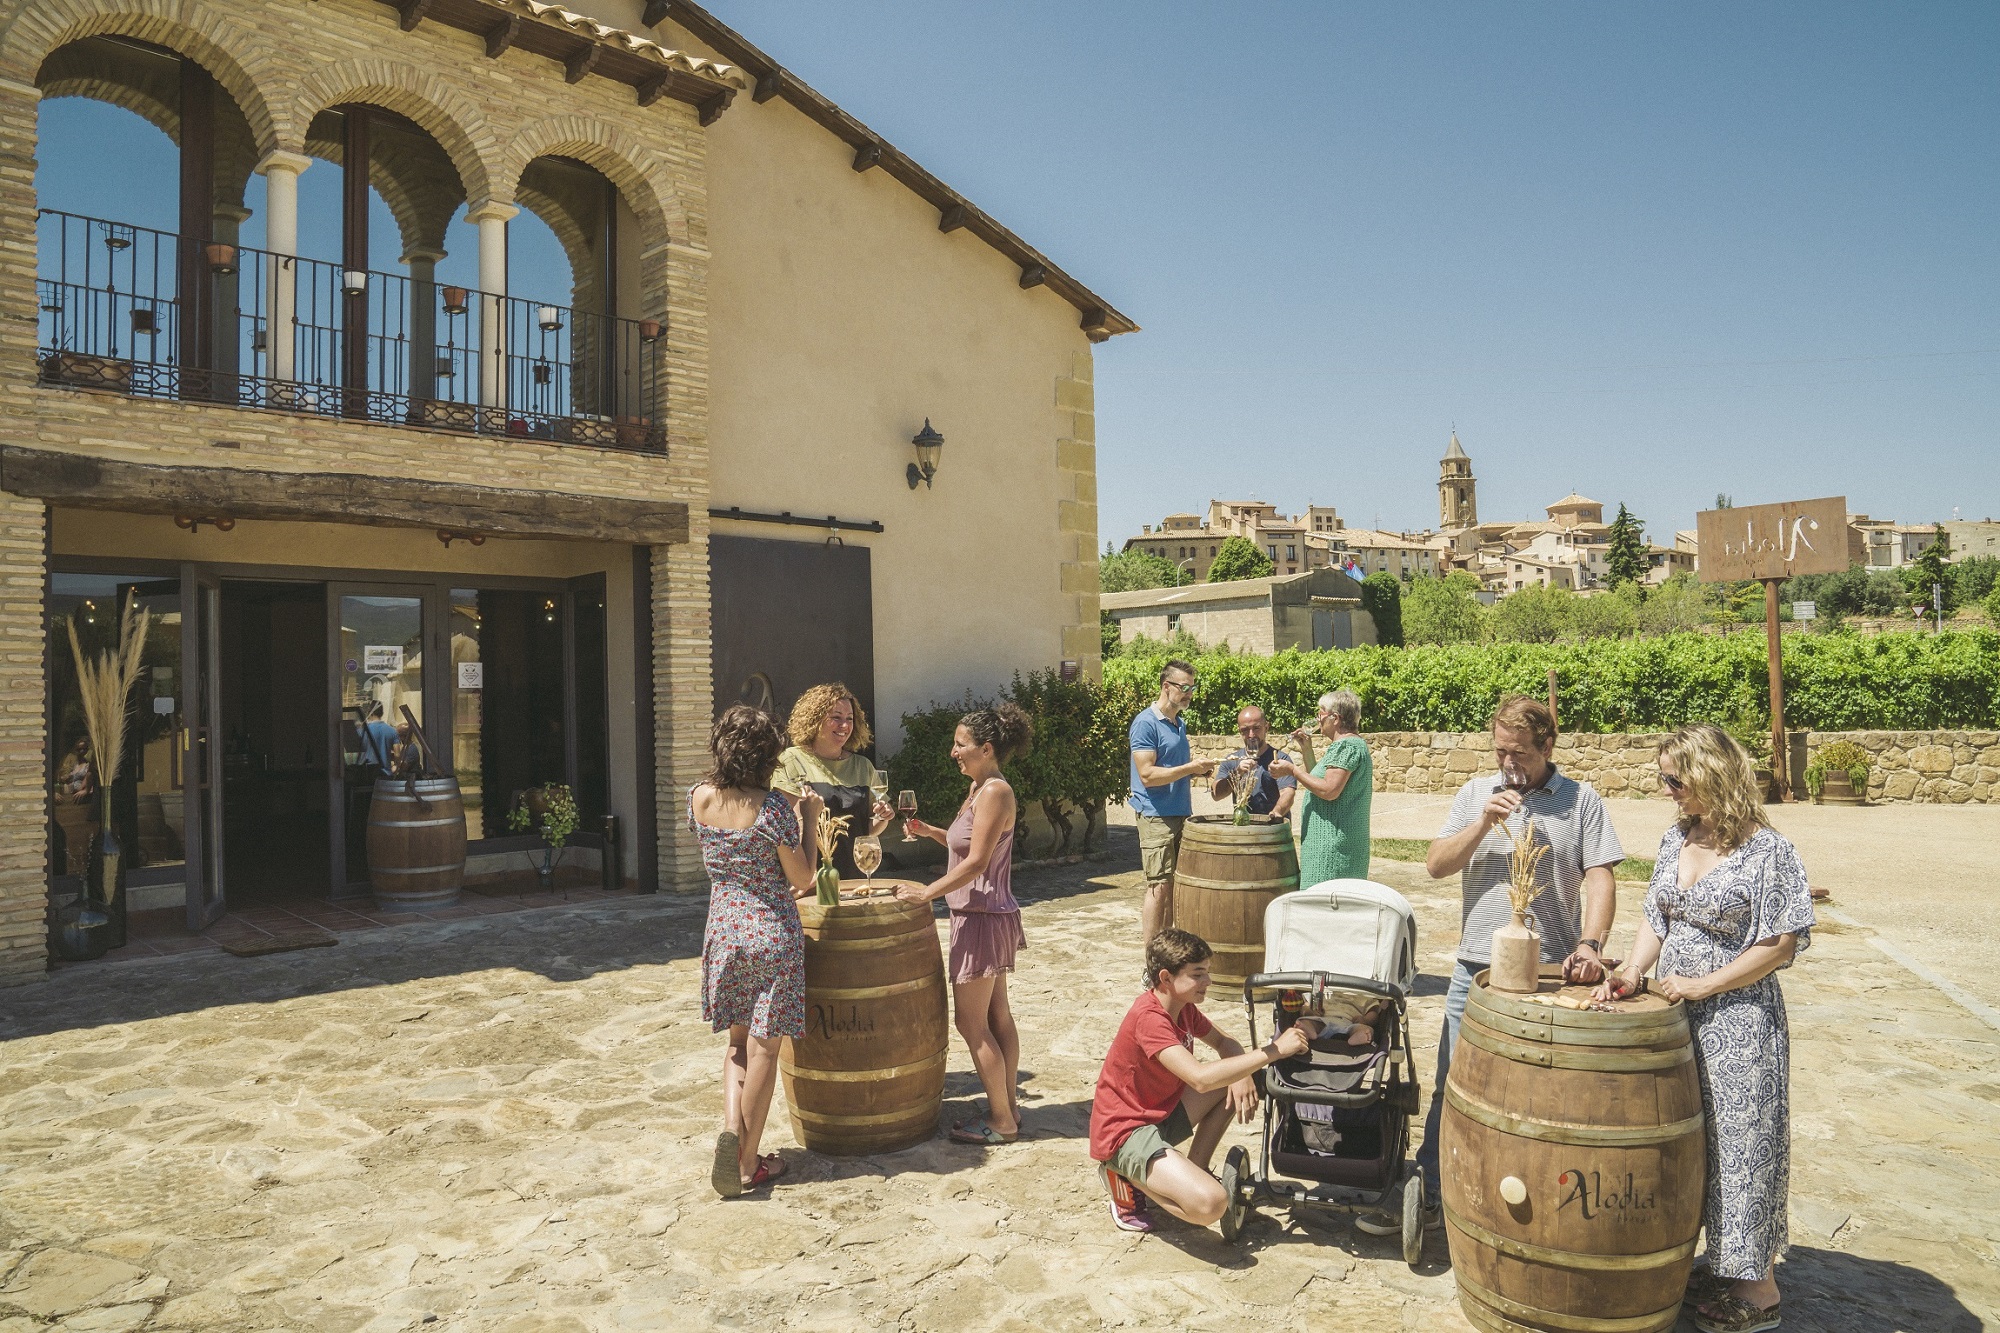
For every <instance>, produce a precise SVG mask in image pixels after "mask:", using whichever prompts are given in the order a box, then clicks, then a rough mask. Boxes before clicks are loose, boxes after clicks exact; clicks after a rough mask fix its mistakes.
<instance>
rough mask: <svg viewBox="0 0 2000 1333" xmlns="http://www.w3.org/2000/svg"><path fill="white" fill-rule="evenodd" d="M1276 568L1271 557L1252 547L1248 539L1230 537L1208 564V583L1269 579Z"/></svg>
mask: <svg viewBox="0 0 2000 1333" xmlns="http://www.w3.org/2000/svg"><path fill="white" fill-rule="evenodd" d="M1276 568H1277V565H1275V564H1273V563H1272V561H1271V557H1270V556H1268V555H1265V554H1264V553H1263V552H1262V551H1260V550H1258V549H1257V548H1256V547H1255V546H1254V545H1252V544H1251V542H1250V539H1249V538H1248V537H1231V538H1229V539H1227V540H1226V541H1224V542H1223V543H1222V545H1221V546H1220V547H1218V548H1217V549H1216V552H1215V559H1214V560H1212V561H1210V562H1209V566H1208V581H1209V582H1210V583H1226V582H1228V581H1229V580H1231V579H1263V578H1269V577H1270V576H1271V571H1272V570H1274V569H1276Z"/></svg>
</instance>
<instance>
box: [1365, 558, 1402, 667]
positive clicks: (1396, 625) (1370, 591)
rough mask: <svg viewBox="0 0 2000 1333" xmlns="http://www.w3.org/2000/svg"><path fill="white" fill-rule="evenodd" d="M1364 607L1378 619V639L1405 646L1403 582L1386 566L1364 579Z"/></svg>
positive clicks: (1386, 644) (1387, 643) (1389, 645)
mask: <svg viewBox="0 0 2000 1333" xmlns="http://www.w3.org/2000/svg"><path fill="white" fill-rule="evenodd" d="M1361 609H1362V610H1363V611H1366V612H1367V613H1368V614H1369V615H1370V616H1372V617H1373V618H1374V620H1375V642H1377V643H1379V644H1382V645H1384V646H1385V647H1391V648H1400V647H1402V646H1403V585H1402V584H1401V583H1398V582H1397V581H1396V576H1395V575H1394V574H1391V573H1389V572H1388V571H1386V570H1377V571H1375V572H1374V573H1373V574H1370V575H1369V576H1368V577H1367V578H1365V579H1363V580H1361Z"/></svg>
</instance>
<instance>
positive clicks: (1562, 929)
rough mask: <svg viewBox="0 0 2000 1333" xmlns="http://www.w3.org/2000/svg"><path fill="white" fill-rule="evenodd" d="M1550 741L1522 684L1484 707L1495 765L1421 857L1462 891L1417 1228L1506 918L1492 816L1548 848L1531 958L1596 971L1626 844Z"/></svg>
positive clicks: (1591, 977) (1388, 1221) (1437, 1193)
mask: <svg viewBox="0 0 2000 1333" xmlns="http://www.w3.org/2000/svg"><path fill="white" fill-rule="evenodd" d="M1555 749H1556V721H1555V717H1554V715H1553V714H1551V713H1550V712H1549V709H1548V705H1546V704H1542V703H1538V702H1536V701H1535V700H1533V699H1530V698H1528V697H1527V696H1526V695H1524V694H1514V695H1509V696H1508V697H1506V698H1505V699H1502V700H1501V701H1500V707H1499V708H1498V709H1497V710H1496V711H1495V712H1494V714H1493V754H1494V757H1495V758H1496V759H1497V760H1498V761H1499V770H1500V771H1499V772H1497V773H1485V774H1481V775H1480V776H1478V777H1475V778H1473V779H1472V780H1471V781H1470V782H1468V783H1466V784H1465V785H1464V786H1463V787H1460V788H1459V789H1458V796H1457V797H1456V798H1455V799H1454V800H1453V801H1452V803H1451V813H1450V814H1449V815H1448V816H1446V818H1445V821H1444V827H1443V828H1442V829H1440V830H1438V836H1437V837H1436V838H1435V839H1433V840H1432V842H1431V848H1430V855H1429V856H1428V857H1426V858H1425V862H1424V865H1425V868H1426V869H1428V870H1429V871H1430V875H1431V878H1432V879H1443V878H1444V877H1445V876H1446V875H1451V874H1458V875H1459V876H1460V878H1459V884H1460V889H1461V893H1462V896H1463V904H1462V907H1461V919H1462V922H1463V927H1462V930H1461V933H1460V935H1459V940H1458V965H1457V966H1456V967H1454V968H1453V969H1452V973H1451V988H1450V989H1449V990H1448V991H1446V992H1445V1001H1444V1033H1443V1035H1441V1036H1440V1037H1439V1038H1438V1065H1437V1082H1436V1084H1435V1085H1433V1087H1432V1089H1431V1106H1430V1114H1429V1115H1428V1116H1427V1117H1425V1120H1424V1141H1423V1146H1422V1147H1420V1148H1418V1149H1417V1169H1418V1170H1419V1171H1421V1172H1423V1176H1424V1225H1425V1226H1426V1227H1427V1228H1428V1227H1439V1226H1442V1225H1444V1221H1443V1213H1442V1210H1441V1204H1440V1199H1441V1198H1442V1197H1443V1196H1442V1194H1441V1182H1440V1180H1439V1172H1438V1127H1439V1124H1440V1123H1441V1121H1442V1120H1443V1117H1444V1082H1445V1077H1446V1076H1447V1075H1448V1074H1450V1073H1451V1051H1452V1047H1453V1046H1454V1045H1455V1044H1456V1043H1457V1041H1458V1028H1459V1024H1460V1022H1461V1021H1462V1020H1463V1019H1464V1017H1465V997H1466V993H1467V992H1468V991H1469V990H1470V989H1471V987H1472V976H1473V974H1474V973H1475V972H1479V971H1482V970H1483V969H1485V968H1486V967H1488V966H1489V965H1490V964H1491V962H1492V957H1493V932H1494V931H1496V930H1498V929H1499V928H1500V927H1502V926H1504V925H1506V924H1507V923H1508V921H1510V920H1511V919H1512V908H1511V906H1510V905H1509V902H1508V898H1507V884H1508V880H1509V870H1508V853H1509V852H1510V851H1512V850H1513V844H1512V843H1511V842H1510V841H1509V840H1508V836H1507V834H1506V833H1504V832H1502V831H1501V828H1500V826H1501V825H1502V824H1506V825H1507V826H1508V827H1509V828H1511V829H1512V830H1513V831H1514V833H1515V834H1516V835H1519V834H1520V833H1521V832H1522V830H1523V827H1524V826H1525V824H1526V822H1527V820H1528V819H1530V818H1532V819H1533V820H1534V821H1535V841H1536V843H1537V844H1544V843H1545V844H1547V846H1548V849H1549V851H1548V854H1547V855H1546V856H1544V857H1543V858H1542V860H1541V864H1540V865H1538V866H1537V867H1536V868H1535V879H1536V882H1537V884H1538V885H1539V887H1540V892H1539V893H1538V894H1537V895H1536V898H1535V904H1534V908H1533V911H1534V917H1535V928H1536V929H1537V930H1539V931H1540V932H1541V936H1542V961H1543V962H1544V963H1558V962H1559V963H1561V964H1562V966H1563V975H1564V976H1566V977H1567V978H1569V979H1570V980H1571V981H1578V982H1584V983H1591V984H1594V983H1595V982H1597V981H1598V980H1599V979H1601V978H1602V977H1603V975H1604V964H1603V960H1602V958H1601V956H1600V954H1601V951H1602V950H1603V947H1604V938H1605V936H1606V935H1608V934H1610V932H1611V919H1612V915H1613V913H1614V912H1616V910H1617V907H1618V890H1617V887H1616V885H1615V883H1614V882H1613V880H1612V870H1613V868H1614V867H1616V866H1617V864H1618V863H1619V862H1620V861H1623V860H1624V859H1625V849H1624V848H1623V847H1622V846H1620V845H1619V842H1618V833H1617V831H1616V830H1615V829H1613V828H1612V827H1611V819H1610V816H1609V815H1607V814H1606V813H1605V809H1604V800H1603V798H1602V797H1600V796H1598V794H1597V792H1596V790H1595V789H1593V788H1592V787H1591V786H1590V784H1589V783H1587V782H1577V781H1575V780H1574V779H1571V778H1568V777H1565V776H1563V775H1562V774H1561V773H1559V772H1557V771H1556V766H1555V763H1554V762H1553V761H1554V758H1555ZM1355 1225H1356V1226H1358V1227H1360V1228H1361V1229H1362V1230H1363V1231H1366V1232H1368V1233H1369V1234H1370V1235H1375V1236H1388V1235H1394V1234H1397V1233H1398V1232H1400V1231H1401V1229H1402V1219H1401V1215H1400V1214H1399V1213H1392V1212H1385V1211H1381V1210H1377V1211H1376V1212H1372V1213H1364V1214H1363V1215H1362V1216H1361V1217H1360V1218H1358V1219H1357V1220H1356V1222H1355Z"/></svg>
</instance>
